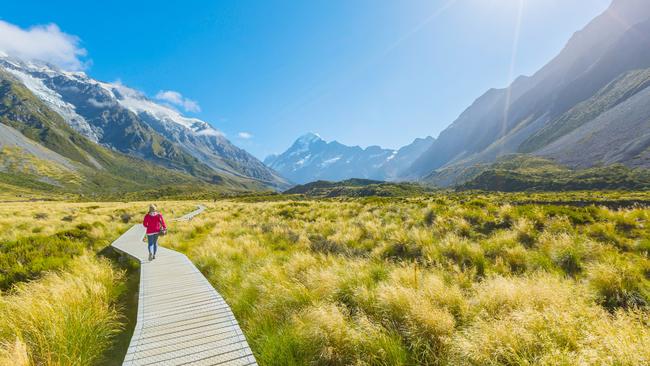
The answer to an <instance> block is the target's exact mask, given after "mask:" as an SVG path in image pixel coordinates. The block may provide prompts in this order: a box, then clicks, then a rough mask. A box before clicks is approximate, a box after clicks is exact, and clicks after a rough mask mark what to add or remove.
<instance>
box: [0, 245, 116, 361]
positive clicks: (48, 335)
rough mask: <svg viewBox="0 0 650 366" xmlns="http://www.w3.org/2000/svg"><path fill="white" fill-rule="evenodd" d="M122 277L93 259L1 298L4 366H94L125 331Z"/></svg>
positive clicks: (82, 260)
mask: <svg viewBox="0 0 650 366" xmlns="http://www.w3.org/2000/svg"><path fill="white" fill-rule="evenodd" d="M121 277H122V274H121V272H118V271H115V270H114V269H113V268H112V267H111V265H110V264H109V263H108V262H107V261H106V260H97V259H94V258H92V257H89V256H88V255H82V256H80V257H78V258H77V259H75V260H74V261H73V262H72V263H70V265H69V266H68V269H67V270H65V271H63V272H57V273H49V274H47V275H46V276H45V277H43V278H41V279H40V280H37V281H33V282H30V283H24V284H19V285H16V286H15V287H14V288H13V290H12V291H11V292H10V293H9V294H6V295H2V296H1V297H0V360H1V361H0V364H6V365H11V364H22V365H91V364H94V363H96V362H97V361H99V360H100V358H101V356H102V354H103V352H104V351H105V350H106V349H107V348H108V346H109V345H110V343H111V337H113V336H114V335H115V334H117V332H119V331H120V326H121V325H120V320H119V313H118V311H117V310H116V308H115V306H114V302H115V300H116V298H117V296H118V293H119V291H120V288H119V282H120V280H121Z"/></svg>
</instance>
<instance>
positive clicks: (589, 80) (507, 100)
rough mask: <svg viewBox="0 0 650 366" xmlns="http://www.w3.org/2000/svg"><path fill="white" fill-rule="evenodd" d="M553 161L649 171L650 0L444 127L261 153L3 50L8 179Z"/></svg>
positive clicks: (618, 2) (415, 174)
mask: <svg viewBox="0 0 650 366" xmlns="http://www.w3.org/2000/svg"><path fill="white" fill-rule="evenodd" d="M507 156H516V158H515V159H512V160H507V159H505V160H504V157H507ZM537 158H540V159H542V160H541V161H544V163H538V162H539V161H538V160H535V159H537ZM530 159H533V160H530ZM531 161H532V162H535V163H534V164H533V165H534V166H535V167H536V168H535V169H534V170H535V172H534V173H535V176H534V177H533V178H534V179H532V180H531V179H524V178H523V175H525V174H526V172H527V171H530V169H527V168H522V169H516V168H513V166H514V165H516V164H517V163H521V164H525V165H526V166H530V164H531V163H530V162H531ZM546 162H550V163H546ZM495 163H496V165H494V166H493V167H490V166H491V165H493V164H495ZM623 166H626V167H628V168H632V169H631V170H624V169H623V168H622V167H623ZM551 167H554V168H553V169H556V170H557V169H560V168H559V167H562V169H564V168H567V169H569V170H572V171H574V170H577V169H578V170H579V169H592V170H589V171H588V172H587V173H585V174H573V173H570V172H566V171H560V170H558V171H557V175H556V176H554V178H553V179H554V182H555V184H556V185H554V186H553V187H560V186H562V184H564V186H567V187H569V186H570V187H576V185H574V184H573V183H572V182H573V179H586V178H584V177H587V176H590V174H592V173H593V172H598V174H600V173H603V172H605V171H606V169H605V168H603V169H600V168H602V167H612V172H622V171H627V172H629V173H625V174H628V175H629V177H628V178H626V179H627V180H625V182H627V183H625V184H627V185H628V186H630V187H638V186H640V185H639V184H641V186H642V184H645V183H638V182H643V180H644V179H646V178H647V175H646V174H645V173H643V172H639V170H638V169H636V168H649V167H650V6H649V4H648V0H614V1H613V2H612V4H611V6H610V7H609V8H608V9H607V10H606V11H605V12H604V13H603V14H601V15H599V16H598V17H596V18H595V19H594V20H592V21H591V22H590V23H589V24H588V25H587V26H585V27H584V28H583V29H582V30H580V31H578V32H577V33H575V34H574V35H573V36H572V37H571V39H570V40H569V41H568V43H567V44H566V46H565V47H564V49H563V50H562V51H561V52H560V53H559V54H558V55H557V56H556V57H555V58H553V59H552V60H551V61H550V62H549V63H548V64H546V65H545V66H544V67H542V68H541V69H540V70H539V71H537V72H536V73H535V74H533V75H532V76H521V77H519V78H517V79H516V80H515V81H514V82H513V83H512V84H511V85H509V86H508V87H507V88H504V89H490V90H488V91H487V92H486V93H485V94H483V95H482V96H481V97H479V98H478V99H477V100H476V101H474V103H472V105H470V106H469V107H468V108H467V109H466V110H465V111H463V113H461V114H460V116H459V117H458V118H457V119H456V120H455V121H454V122H453V123H451V125H449V127H447V128H446V129H445V130H444V131H442V132H441V133H440V135H439V136H438V138H436V139H434V138H432V137H426V138H422V139H415V140H414V141H413V142H412V143H411V144H409V145H407V146H404V147H402V148H400V149H398V150H392V149H386V148H381V147H379V146H369V147H367V148H361V147H359V146H347V145H344V144H341V143H339V142H337V141H331V142H327V141H325V140H323V139H322V138H320V137H319V136H318V135H316V134H313V133H309V134H306V135H304V136H301V137H300V138H298V139H297V140H296V141H295V142H294V143H293V144H292V145H291V146H290V147H289V149H288V150H287V151H285V152H283V153H282V154H279V155H272V156H269V157H267V158H266V159H265V160H264V163H262V162H260V161H259V160H257V159H256V158H255V157H253V156H252V155H250V154H249V153H248V152H246V151H245V150H243V149H240V148H238V147H236V146H235V145H233V144H232V143H231V142H230V141H228V139H226V137H225V136H224V135H223V134H222V133H220V132H219V131H218V130H216V129H215V128H213V127H212V126H211V125H210V124H208V123H206V122H204V121H202V120H200V119H196V118H189V117H186V116H183V115H182V114H181V113H180V112H179V111H177V110H176V109H174V108H172V107H170V106H168V105H165V104H161V103H157V102H154V101H153V100H151V99H149V98H147V97H146V96H144V95H143V94H142V93H140V92H138V91H136V90H134V89H131V88H129V87H127V86H125V85H123V84H121V83H106V82H101V81H97V80H94V79H92V78H90V77H89V76H88V75H86V74H85V73H83V72H66V71H62V70H59V69H57V68H56V67H53V66H50V65H47V64H42V63H38V62H25V61H21V60H17V59H15V58H12V57H10V56H7V55H0V187H4V186H3V185H4V184H8V185H14V186H21V187H25V186H29V187H36V188H38V189H46V190H47V189H55V190H56V189H58V190H61V191H74V192H97V191H107V190H108V191H111V192H119V191H120V190H125V189H126V190H142V189H147V188H148V187H151V186H152V185H154V186H163V187H165V186H169V187H171V186H179V185H187V186H190V187H198V186H201V187H203V186H205V185H207V187H210V188H211V189H212V188H215V187H217V188H218V189H224V190H259V189H268V188H272V189H276V190H283V189H286V188H288V187H290V186H291V184H293V183H298V184H303V183H307V182H312V181H316V180H328V181H340V180H346V179H350V178H361V179H370V180H378V181H420V182H426V183H428V184H432V185H436V186H442V187H446V186H452V185H462V184H463V183H467V182H469V183H467V184H466V185H465V187H466V188H467V187H492V186H494V185H493V184H490V180H499V179H507V180H508V182H510V183H509V184H508V185H507V186H508V187H524V186H528V187H539V186H540V182H541V181H543V180H544V179H546V178H548V177H547V176H545V175H544V174H543V172H542V173H540V172H541V171H542V170H543V169H550V168H551ZM603 179H604V180H603V181H596V180H593V182H594V183H593V184H594V186H599V187H600V186H602V187H610V186H611V185H612V184H610V183H611V182H613V180H612V179H611V176H606V177H605V178H603ZM614 185H615V184H614ZM577 186H579V185H577Z"/></svg>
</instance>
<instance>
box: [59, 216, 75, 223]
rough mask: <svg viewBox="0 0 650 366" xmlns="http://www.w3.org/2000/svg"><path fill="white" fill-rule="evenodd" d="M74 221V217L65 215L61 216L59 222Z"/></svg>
mask: <svg viewBox="0 0 650 366" xmlns="http://www.w3.org/2000/svg"><path fill="white" fill-rule="evenodd" d="M74 219H75V217H74V216H72V215H66V216H63V218H61V221H66V222H72V221H74Z"/></svg>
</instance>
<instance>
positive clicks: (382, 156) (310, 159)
mask: <svg viewBox="0 0 650 366" xmlns="http://www.w3.org/2000/svg"><path fill="white" fill-rule="evenodd" d="M433 140H434V139H433V137H426V138H417V139H415V140H414V141H413V142H412V143H411V144H409V145H407V146H404V147H402V148H400V149H399V150H393V149H384V148H382V147H380V146H377V145H371V146H368V147H366V148H361V147H360V146H348V145H344V144H341V143H340V142H338V141H336V140H334V141H330V142H327V141H325V140H323V139H322V138H321V137H320V136H319V135H318V134H315V133H311V132H310V133H306V134H304V135H302V136H300V137H299V138H298V139H296V140H295V141H294V143H293V144H292V145H291V146H290V147H289V148H288V149H287V150H286V151H285V152H283V153H282V154H279V155H269V156H268V157H267V158H266V159H264V162H265V164H267V165H268V166H270V167H271V168H273V169H275V170H277V171H278V172H280V173H281V174H282V175H283V176H285V177H287V178H288V179H290V180H291V181H294V182H296V183H307V182H310V181H314V180H319V179H320V180H335V181H336V180H345V179H350V178H361V179H371V180H397V179H399V176H400V173H401V171H402V169H403V168H404V167H405V166H408V165H409V163H410V162H411V161H412V160H413V159H415V158H416V157H417V156H419V154H420V153H422V152H423V151H424V150H425V149H426V148H427V147H428V146H429V145H430V144H431V143H432V142H433Z"/></svg>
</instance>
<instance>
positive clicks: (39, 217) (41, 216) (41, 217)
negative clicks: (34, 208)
mask: <svg viewBox="0 0 650 366" xmlns="http://www.w3.org/2000/svg"><path fill="white" fill-rule="evenodd" d="M34 218H35V219H36V220H47V218H48V214H46V213H45V212H39V213H37V214H35V215H34Z"/></svg>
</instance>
